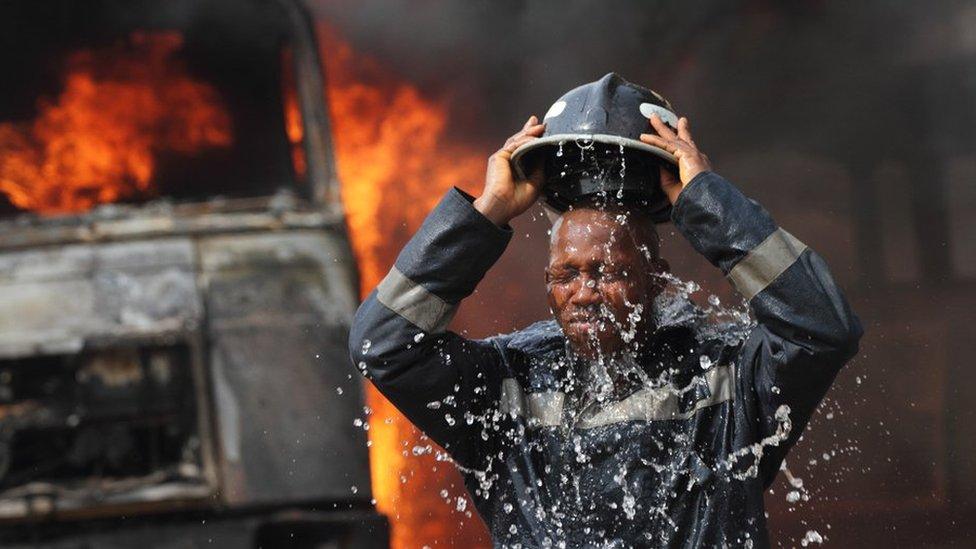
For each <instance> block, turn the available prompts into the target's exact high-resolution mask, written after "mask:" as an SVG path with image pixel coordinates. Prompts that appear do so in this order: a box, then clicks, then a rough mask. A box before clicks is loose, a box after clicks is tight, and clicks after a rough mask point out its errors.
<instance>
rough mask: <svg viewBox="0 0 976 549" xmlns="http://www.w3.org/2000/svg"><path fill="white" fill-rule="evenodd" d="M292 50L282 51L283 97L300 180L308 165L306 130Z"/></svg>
mask: <svg viewBox="0 0 976 549" xmlns="http://www.w3.org/2000/svg"><path fill="white" fill-rule="evenodd" d="M292 56H293V54H292V51H291V48H288V47H286V48H284V49H283V50H282V51H281V85H282V90H281V95H282V97H283V103H284V105H283V108H284V116H285V136H286V137H287V138H288V143H289V145H290V146H291V165H292V168H294V170H295V175H296V176H297V177H298V179H299V180H302V179H304V178H305V172H306V170H307V169H308V165H307V164H306V161H305V146H304V143H303V142H302V141H303V139H304V138H305V128H304V126H303V124H302V110H301V107H300V106H299V105H298V87H297V86H296V84H295V68H294V59H293V57H292Z"/></svg>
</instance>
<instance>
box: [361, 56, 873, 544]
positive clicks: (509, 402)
mask: <svg viewBox="0 0 976 549" xmlns="http://www.w3.org/2000/svg"><path fill="white" fill-rule="evenodd" d="M580 140H582V141H580ZM601 147H602V149H601V150H603V151H604V153H601V154H603V156H602V157H601V158H602V160H600V161H599V162H596V164H599V166H598V168H599V169H597V170H595V171H594V170H589V171H587V169H581V170H576V171H575V172H572V170H570V171H571V172H572V173H570V174H569V175H567V170H566V169H562V168H567V169H570V168H573V166H574V165H576V166H577V167H578V165H579V164H587V162H586V161H584V160H585V154H583V153H585V152H586V151H591V152H592V151H596V150H598V149H600V148H601ZM618 148H619V151H621V155H622V156H621V158H624V157H626V158H627V159H629V161H630V165H631V166H634V165H635V163H636V164H637V165H640V166H643V168H642V169H643V170H644V171H642V169H635V170H634V172H635V174H636V175H628V174H626V173H624V170H623V169H621V170H619V172H618V171H617V169H616V168H617V167H618V165H617V164H613V163H612V162H611V164H612V165H611V164H607V162H606V161H607V158H610V157H612V154H610V153H612V151H614V150H616V149H618ZM580 151H582V152H580ZM608 151H609V152H608ZM631 153H632V154H631ZM628 155H630V156H628ZM533 157H535V160H534V162H535V164H532V162H533V160H532V159H533ZM564 157H567V159H564ZM577 158H578V160H576V159H577ZM560 162H563V163H564V165H563V166H562V168H560V167H559V163H560ZM601 162H602V164H601ZM591 164H592V163H591ZM531 166H539V167H538V168H536V169H534V170H533V169H529V168H530V167H531ZM554 167H556V169H558V173H553V168H554ZM591 167H592V165H591ZM610 168H612V169H610ZM649 182H650V183H653V184H649ZM540 197H543V199H544V200H545V201H546V203H547V204H548V206H549V207H551V208H552V209H553V210H554V211H555V212H556V219H555V222H554V224H553V228H552V236H551V243H550V256H549V265H548V268H547V269H546V273H545V281H546V289H547V293H548V299H549V304H550V306H551V310H552V313H553V318H552V319H549V320H544V321H541V322H538V323H535V324H533V325H531V326H528V327H527V328H525V329H523V330H520V331H517V332H515V333H511V334H506V335H499V336H495V337H491V338H488V339H485V340H469V339H466V338H463V337H461V336H460V335H458V334H455V333H452V332H450V331H447V330H446V328H447V325H448V324H449V322H450V320H451V318H452V315H453V313H454V311H455V310H456V308H457V307H458V304H459V303H460V302H461V301H462V300H463V299H464V298H465V297H467V296H469V295H470V294H471V293H472V292H473V291H474V289H475V287H476V286H477V284H478V282H479V281H480V280H481V279H482V277H483V276H484V275H485V273H486V272H487V270H488V269H489V268H490V267H491V266H492V264H494V263H495V261H496V260H497V259H498V258H499V257H500V256H501V254H502V252H503V251H504V249H505V247H506V245H507V243H508V242H509V240H510V239H511V236H512V229H511V227H510V225H509V222H510V221H511V220H512V219H514V218H515V217H517V216H519V215H520V214H522V213H524V212H525V211H526V210H527V209H528V208H529V207H530V206H532V205H533V204H534V203H536V201H537V200H538V199H539V198H540ZM668 219H670V221H671V222H673V223H674V226H675V227H676V228H677V230H678V232H680V233H681V234H682V235H684V237H685V238H687V239H688V241H689V242H690V243H691V245H692V246H693V247H694V249H695V250H697V251H698V252H699V253H701V254H702V255H703V256H705V258H706V259H708V260H709V261H710V262H711V263H712V264H713V265H714V266H715V267H717V268H719V269H721V270H722V272H723V273H724V274H725V275H726V276H727V278H728V280H729V281H730V282H731V284H733V286H734V287H735V288H736V289H737V290H738V292H739V293H740V294H742V296H743V297H744V299H745V300H747V302H748V305H749V308H750V310H751V313H752V316H753V317H754V319H755V322H752V323H742V322H726V323H716V322H715V321H713V320H711V319H710V318H708V317H707V315H706V314H705V312H704V311H702V310H701V308H699V307H698V306H696V305H694V304H693V303H692V302H691V301H690V300H688V299H687V298H686V296H685V295H683V294H682V293H681V292H674V291H669V290H668V289H669V287H670V286H673V284H670V282H669V281H672V280H673V277H672V276H670V275H669V273H668V265H667V262H666V261H664V260H663V259H662V258H661V257H660V256H659V246H658V236H657V233H656V231H655V222H663V221H666V220H668ZM669 284H670V286H669ZM672 289H673V288H672ZM861 334H862V330H861V326H860V323H859V321H858V319H857V317H856V316H855V315H854V313H853V312H852V311H851V309H850V307H849V305H848V303H847V301H846V299H845V298H844V296H843V294H842V293H841V290H840V289H839V288H838V286H837V284H836V283H835V282H834V280H833V278H832V277H831V275H830V273H829V271H828V269H827V266H826V264H825V263H824V260H823V259H822V258H821V257H820V256H819V255H817V253H816V252H814V251H813V250H811V249H810V248H808V247H807V246H806V245H804V244H803V243H802V242H801V241H800V240H799V239H797V238H796V237H794V236H793V235H792V234H790V233H788V232H787V231H786V230H784V229H782V228H780V227H779V226H777V225H776V223H775V222H774V221H773V219H772V218H771V217H770V215H769V214H768V213H767V212H766V211H765V210H764V209H763V208H762V207H761V206H760V205H759V204H757V203H756V202H754V201H752V200H750V199H748V198H746V197H745V196H744V195H743V194H742V193H741V192H740V191H739V190H738V189H737V188H736V187H735V186H734V185H733V184H732V183H730V182H729V181H728V180H726V179H725V178H723V177H722V176H720V175H719V174H717V173H715V172H714V171H713V170H712V168H711V165H710V164H709V160H708V157H707V156H706V155H705V154H703V153H702V152H701V151H699V149H698V147H697V146H696V144H695V141H694V138H693V137H692V134H691V130H690V126H689V123H688V120H687V119H686V118H683V117H682V118H678V117H677V116H675V115H674V113H673V111H672V109H671V106H670V104H669V103H667V101H665V100H664V99H663V98H662V97H660V96H659V95H657V94H655V93H654V92H652V91H650V90H647V89H645V88H642V87H640V86H636V85H634V84H631V83H629V82H627V81H625V80H623V79H622V78H620V77H619V76H617V75H615V74H609V75H607V76H606V77H604V78H602V79H601V80H598V81H596V82H593V83H590V84H587V85H584V86H581V87H579V88H577V89H575V90H573V91H571V92H569V93H568V94H566V95H565V96H564V97H563V98H561V99H560V101H557V102H556V104H554V105H553V107H552V108H551V109H550V110H549V112H548V113H547V115H546V117H545V119H544V120H543V121H540V120H538V119H537V118H536V117H534V116H533V117H531V118H529V120H528V121H527V122H526V123H525V126H524V127H523V128H522V129H521V131H519V132H518V133H516V134H515V135H513V136H512V137H511V138H509V139H508V141H506V143H505V145H504V146H503V147H502V148H501V149H500V150H498V151H497V152H496V153H494V154H493V155H491V157H490V158H489V160H488V169H487V177H486V181H485V186H484V190H483V191H482V192H481V194H480V196H478V197H477V198H474V197H471V196H468V195H467V194H465V193H464V192H462V191H460V190H458V189H453V190H451V191H449V192H448V193H447V195H446V196H444V198H443V199H442V200H441V202H440V204H439V205H438V206H437V207H436V208H435V209H434V211H433V212H432V213H431V214H430V215H429V216H428V217H427V219H426V220H425V222H424V223H423V225H422V227H421V228H420V229H419V231H418V232H417V234H416V235H415V236H414V237H413V238H412V239H411V240H410V242H409V243H408V244H407V245H406V247H405V248H404V249H403V250H402V252H401V253H400V255H399V257H398V258H397V261H396V263H395V265H394V266H393V268H392V269H391V270H390V272H389V274H388V275H387V276H386V277H385V278H384V279H383V281H382V282H381V283H380V284H379V285H378V286H377V288H376V289H375V290H374V291H373V292H372V293H371V294H370V295H369V297H368V298H367V299H366V301H365V302H364V303H363V304H362V306H361V307H360V308H359V311H358V313H357V315H356V318H355V321H354V323H353V327H352V331H351V334H350V352H351V354H352V357H353V360H354V361H355V362H356V363H357V364H359V366H360V368H361V369H362V370H363V371H364V373H365V375H366V376H367V377H368V378H369V379H370V380H371V381H372V382H373V383H374V384H375V386H376V387H377V388H378V389H379V390H380V392H382V393H383V394H384V395H385V396H386V397H387V398H388V399H390V401H391V402H393V404H395V405H396V406H397V407H398V408H399V409H400V410H401V411H402V412H403V413H404V414H405V415H406V416H407V417H408V418H409V419H410V420H411V421H413V422H414V423H415V424H416V425H417V426H418V427H420V428H421V429H422V430H423V431H424V432H425V433H426V434H427V435H428V436H430V437H431V438H432V439H434V440H435V441H436V442H437V443H439V444H440V445H441V446H443V448H444V449H445V450H446V451H447V452H448V453H449V454H450V455H451V457H452V458H453V460H454V461H455V463H456V464H457V465H458V467H459V468H460V470H461V471H462V473H463V475H464V477H465V482H466V486H467V488H468V491H469V492H470V493H471V497H472V499H473V501H474V503H475V506H476V507H477V509H478V511H479V513H480V515H481V517H482V518H483V519H484V521H485V523H486V524H487V526H488V528H489V531H490V533H491V536H492V539H493V541H494V543H495V545H496V546H498V547H727V546H728V547H738V546H741V547H766V546H768V545H769V539H768V534H767V530H766V519H765V515H764V507H763V491H764V489H765V488H767V487H768V486H769V485H770V484H771V483H772V481H773V479H774V478H775V476H776V474H777V471H778V470H779V468H780V464H781V463H782V461H783V459H784V457H785V455H786V453H787V451H788V450H789V449H790V448H791V447H792V446H793V445H794V444H795V442H796V441H797V439H798V438H799V436H800V434H801V432H802V430H803V428H804V426H805V425H806V423H807V421H808V420H809V418H810V416H811V414H812V413H813V411H814V410H815V408H816V406H817V405H818V403H819V402H820V401H821V399H822V398H823V397H824V395H825V393H826V392H827V390H828V388H829V387H830V385H831V383H832V382H833V379H834V377H835V375H836V374H837V372H838V371H839V370H840V369H841V367H842V366H843V365H844V364H845V363H846V362H847V361H848V360H849V359H850V358H851V357H853V356H854V355H855V354H856V353H857V349H858V342H859V339H860V337H861Z"/></svg>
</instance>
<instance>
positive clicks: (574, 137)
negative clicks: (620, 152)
mask: <svg viewBox="0 0 976 549" xmlns="http://www.w3.org/2000/svg"><path fill="white" fill-rule="evenodd" d="M575 141H593V142H595V143H604V144H606V145H618V146H623V147H627V148H629V149H634V150H638V151H643V152H646V153H649V154H653V155H654V156H657V157H658V158H660V159H662V160H665V161H667V162H670V163H671V164H675V165H677V163H678V160H677V159H676V158H675V157H674V155H673V154H671V153H669V152H668V151H666V150H664V149H661V148H658V147H655V146H653V145H648V144H647V143H644V142H643V141H638V140H636V139H630V138H629V137H621V136H619V135H607V134H601V133H592V134H589V133H561V134H556V135H547V136H545V137H540V138H539V139H533V140H532V141H530V142H528V143H526V144H525V145H522V146H521V147H519V148H517V149H515V152H514V153H512V165H513V166H514V167H515V175H516V176H517V177H518V178H520V179H525V178H526V177H527V176H528V173H526V171H525V167H524V165H523V161H524V160H525V155H527V154H529V153H531V152H533V151H537V150H540V149H543V148H549V147H558V146H559V144H560V143H562V144H565V143H566V142H571V143H572V142H575Z"/></svg>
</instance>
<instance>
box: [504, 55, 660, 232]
mask: <svg viewBox="0 0 976 549" xmlns="http://www.w3.org/2000/svg"><path fill="white" fill-rule="evenodd" d="M652 114H657V115H658V116H659V117H660V118H661V120H663V121H664V122H665V123H666V124H668V125H670V126H672V127H675V128H676V127H677V125H678V117H677V116H676V115H675V114H674V112H673V110H672V108H671V104H670V103H669V102H668V101H667V100H666V99H664V98H663V97H661V96H660V95H659V94H657V93H656V92H654V91H651V90H649V89H647V88H644V87H642V86H638V85H636V84H633V83H631V82H628V81H626V80H624V79H623V78H622V77H620V75H618V74H616V73H609V74H607V75H606V76H604V77H603V78H601V79H599V80H597V81H596V82H591V83H589V84H584V85H582V86H580V87H578V88H576V89H573V90H571V91H569V92H567V93H566V94H565V95H563V96H562V97H560V98H559V100H558V101H556V102H555V103H553V105H552V107H550V108H549V111H548V112H546V116H545V118H544V119H543V121H544V122H545V123H546V129H545V133H543V135H542V137H540V138H539V139H535V140H533V141H531V142H529V143H526V144H525V145H522V146H521V147H519V148H518V149H516V150H515V152H514V153H513V154H512V164H513V166H514V168H515V171H516V174H517V175H518V176H519V177H522V178H525V177H526V175H527V174H528V173H529V172H530V170H531V167H534V166H535V165H536V164H537V163H541V164H542V166H543V170H544V177H545V187H544V189H543V194H544V200H545V203H546V205H547V206H549V207H550V208H552V209H554V210H557V211H559V212H563V211H566V210H567V209H568V208H569V207H570V206H572V205H573V204H576V203H579V202H582V201H588V200H594V199H597V200H607V201H612V202H616V203H621V204H627V205H629V206H637V207H639V208H640V209H642V210H644V211H646V212H647V214H648V215H650V216H651V218H652V219H653V220H654V221H655V222H657V223H663V222H665V221H668V219H669V218H670V215H671V204H670V202H669V201H668V198H667V196H666V195H665V194H664V192H663V191H662V190H661V185H660V167H661V166H665V167H668V168H670V169H671V170H672V171H673V170H674V169H675V167H674V166H675V164H676V160H675V158H674V156H673V155H671V154H670V153H668V152H667V151H665V150H663V149H660V148H658V147H654V146H651V145H648V144H647V143H644V142H642V141H640V134H642V133H648V132H649V131H652V128H651V127H650V125H649V123H648V120H649V119H650V116H651V115H652Z"/></svg>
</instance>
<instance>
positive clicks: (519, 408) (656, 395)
mask: <svg viewBox="0 0 976 549" xmlns="http://www.w3.org/2000/svg"><path fill="white" fill-rule="evenodd" d="M704 377H705V381H706V383H707V384H708V391H709V395H708V396H707V397H705V398H703V399H701V400H699V401H698V402H696V403H695V405H694V406H693V407H692V408H691V409H689V410H686V411H682V410H681V396H682V395H683V394H684V393H685V392H686V391H689V390H691V389H692V388H693V387H694V386H695V384H694V383H693V384H691V385H689V386H688V387H686V388H684V389H675V388H673V387H657V388H652V389H643V390H641V391H637V392H636V393H634V394H632V395H630V396H629V397H627V398H625V399H623V400H621V401H619V402H613V403H610V404H607V405H605V406H603V407H602V408H601V409H599V410H595V411H594V412H591V413H584V414H583V417H582V418H580V421H579V423H577V427H579V428H581V429H593V428H595V427H603V426H605V425H610V424H612V423H621V422H624V421H666V420H675V419H690V418H691V417H692V416H694V415H695V413H697V412H698V411H700V410H702V409H704V408H707V407H709V406H714V405H716V404H721V403H722V402H726V401H729V400H732V399H733V395H734V393H735V368H734V367H733V366H717V367H715V368H712V369H711V370H708V371H707V372H705V373H704ZM565 401H566V395H565V394H563V393H560V392H543V393H530V394H528V395H525V394H524V393H523V392H522V388H521V387H519V385H518V382H517V381H515V380H514V379H505V380H502V400H501V410H502V413H505V414H511V415H513V416H519V417H524V418H525V420H526V423H528V426H529V427H555V426H558V425H560V424H562V417H563V406H564V405H565Z"/></svg>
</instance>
